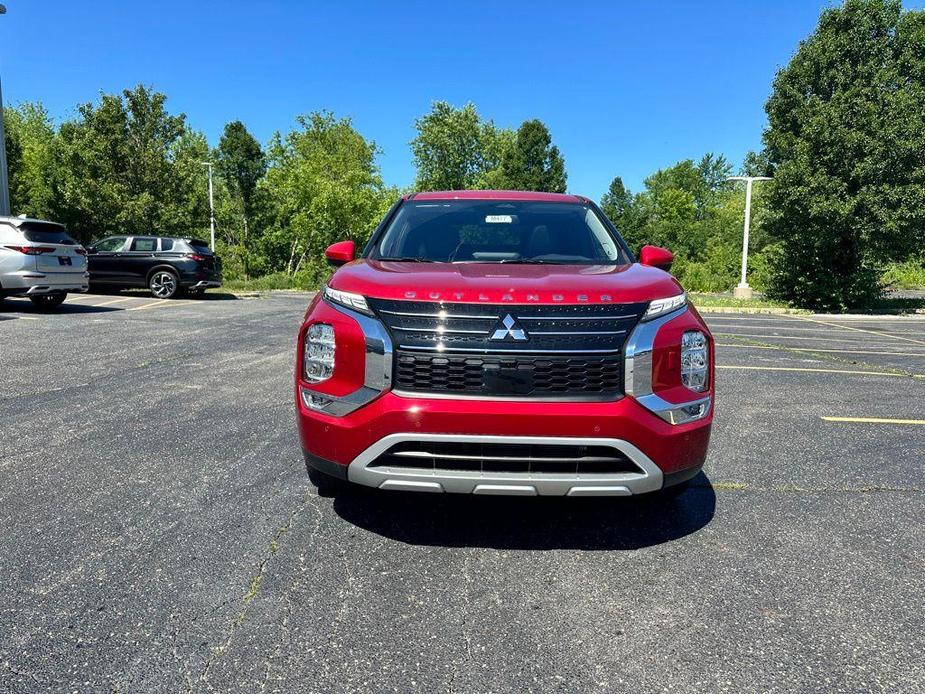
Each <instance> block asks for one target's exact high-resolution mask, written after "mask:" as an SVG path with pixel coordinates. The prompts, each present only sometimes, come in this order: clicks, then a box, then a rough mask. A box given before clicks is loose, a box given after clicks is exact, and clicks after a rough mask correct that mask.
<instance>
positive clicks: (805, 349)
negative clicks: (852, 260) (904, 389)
mask: <svg viewBox="0 0 925 694" xmlns="http://www.w3.org/2000/svg"><path fill="white" fill-rule="evenodd" d="M716 346H717V347H742V348H743V349H782V350H786V351H787V352H822V353H830V352H834V353H835V354H878V355H883V356H886V357H925V352H882V351H880V350H876V349H823V348H820V347H784V346H783V345H749V344H747V343H744V342H743V343H741V344H734V343H731V342H717V343H716Z"/></svg>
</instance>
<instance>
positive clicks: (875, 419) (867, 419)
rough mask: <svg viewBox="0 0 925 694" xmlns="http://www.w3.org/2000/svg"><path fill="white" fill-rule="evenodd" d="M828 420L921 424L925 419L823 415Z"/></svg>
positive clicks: (924, 422) (861, 422)
mask: <svg viewBox="0 0 925 694" xmlns="http://www.w3.org/2000/svg"><path fill="white" fill-rule="evenodd" d="M822 419H824V420H825V421H827V422H857V423H860V424H919V425H925V419H888V418H886V417H822Z"/></svg>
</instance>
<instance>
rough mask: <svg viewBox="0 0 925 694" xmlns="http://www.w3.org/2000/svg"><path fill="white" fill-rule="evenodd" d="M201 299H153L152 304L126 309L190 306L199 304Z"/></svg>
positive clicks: (138, 309)
mask: <svg viewBox="0 0 925 694" xmlns="http://www.w3.org/2000/svg"><path fill="white" fill-rule="evenodd" d="M198 303H200V302H199V301H176V300H174V299H161V300H160V301H152V302H151V303H150V304H144V305H142V306H132V308H127V309H125V310H126V311H141V310H142V309H145V308H158V307H161V308H167V307H168V306H189V305H190V304H198Z"/></svg>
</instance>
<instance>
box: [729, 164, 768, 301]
mask: <svg viewBox="0 0 925 694" xmlns="http://www.w3.org/2000/svg"><path fill="white" fill-rule="evenodd" d="M726 180H727V181H745V229H744V230H743V232H742V279H741V280H740V281H739V285H738V286H737V287H736V288H735V289H734V290H733V292H732V295H733V296H734V297H735V298H736V299H751V298H752V288H751V287H749V286H748V281H747V280H746V279H745V271H746V270H747V269H748V228H749V226H751V221H752V183H753V182H754V181H770V180H771V178H770V177H769V176H730V177H729V178H727V179H726Z"/></svg>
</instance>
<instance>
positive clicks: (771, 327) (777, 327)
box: [707, 321, 925, 335]
mask: <svg viewBox="0 0 925 694" xmlns="http://www.w3.org/2000/svg"><path fill="white" fill-rule="evenodd" d="M707 325H709V326H710V327H713V325H715V324H714V323H711V322H709V321H708V323H707ZM716 327H718V328H727V329H728V328H734V327H739V326H735V325H717V326H716ZM748 327H749V328H752V329H754V330H792V331H796V332H802V333H817V334H832V333H837V332H838V330H837V329H835V330H826V329H825V328H798V327H790V326H782V325H750V326H748ZM835 327H836V328H841V327H842V326H840V325H838V326H835ZM876 334H878V335H880V334H882V335H925V332H919V331H915V330H902V331H899V330H897V331H893V332H891V333H876Z"/></svg>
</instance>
